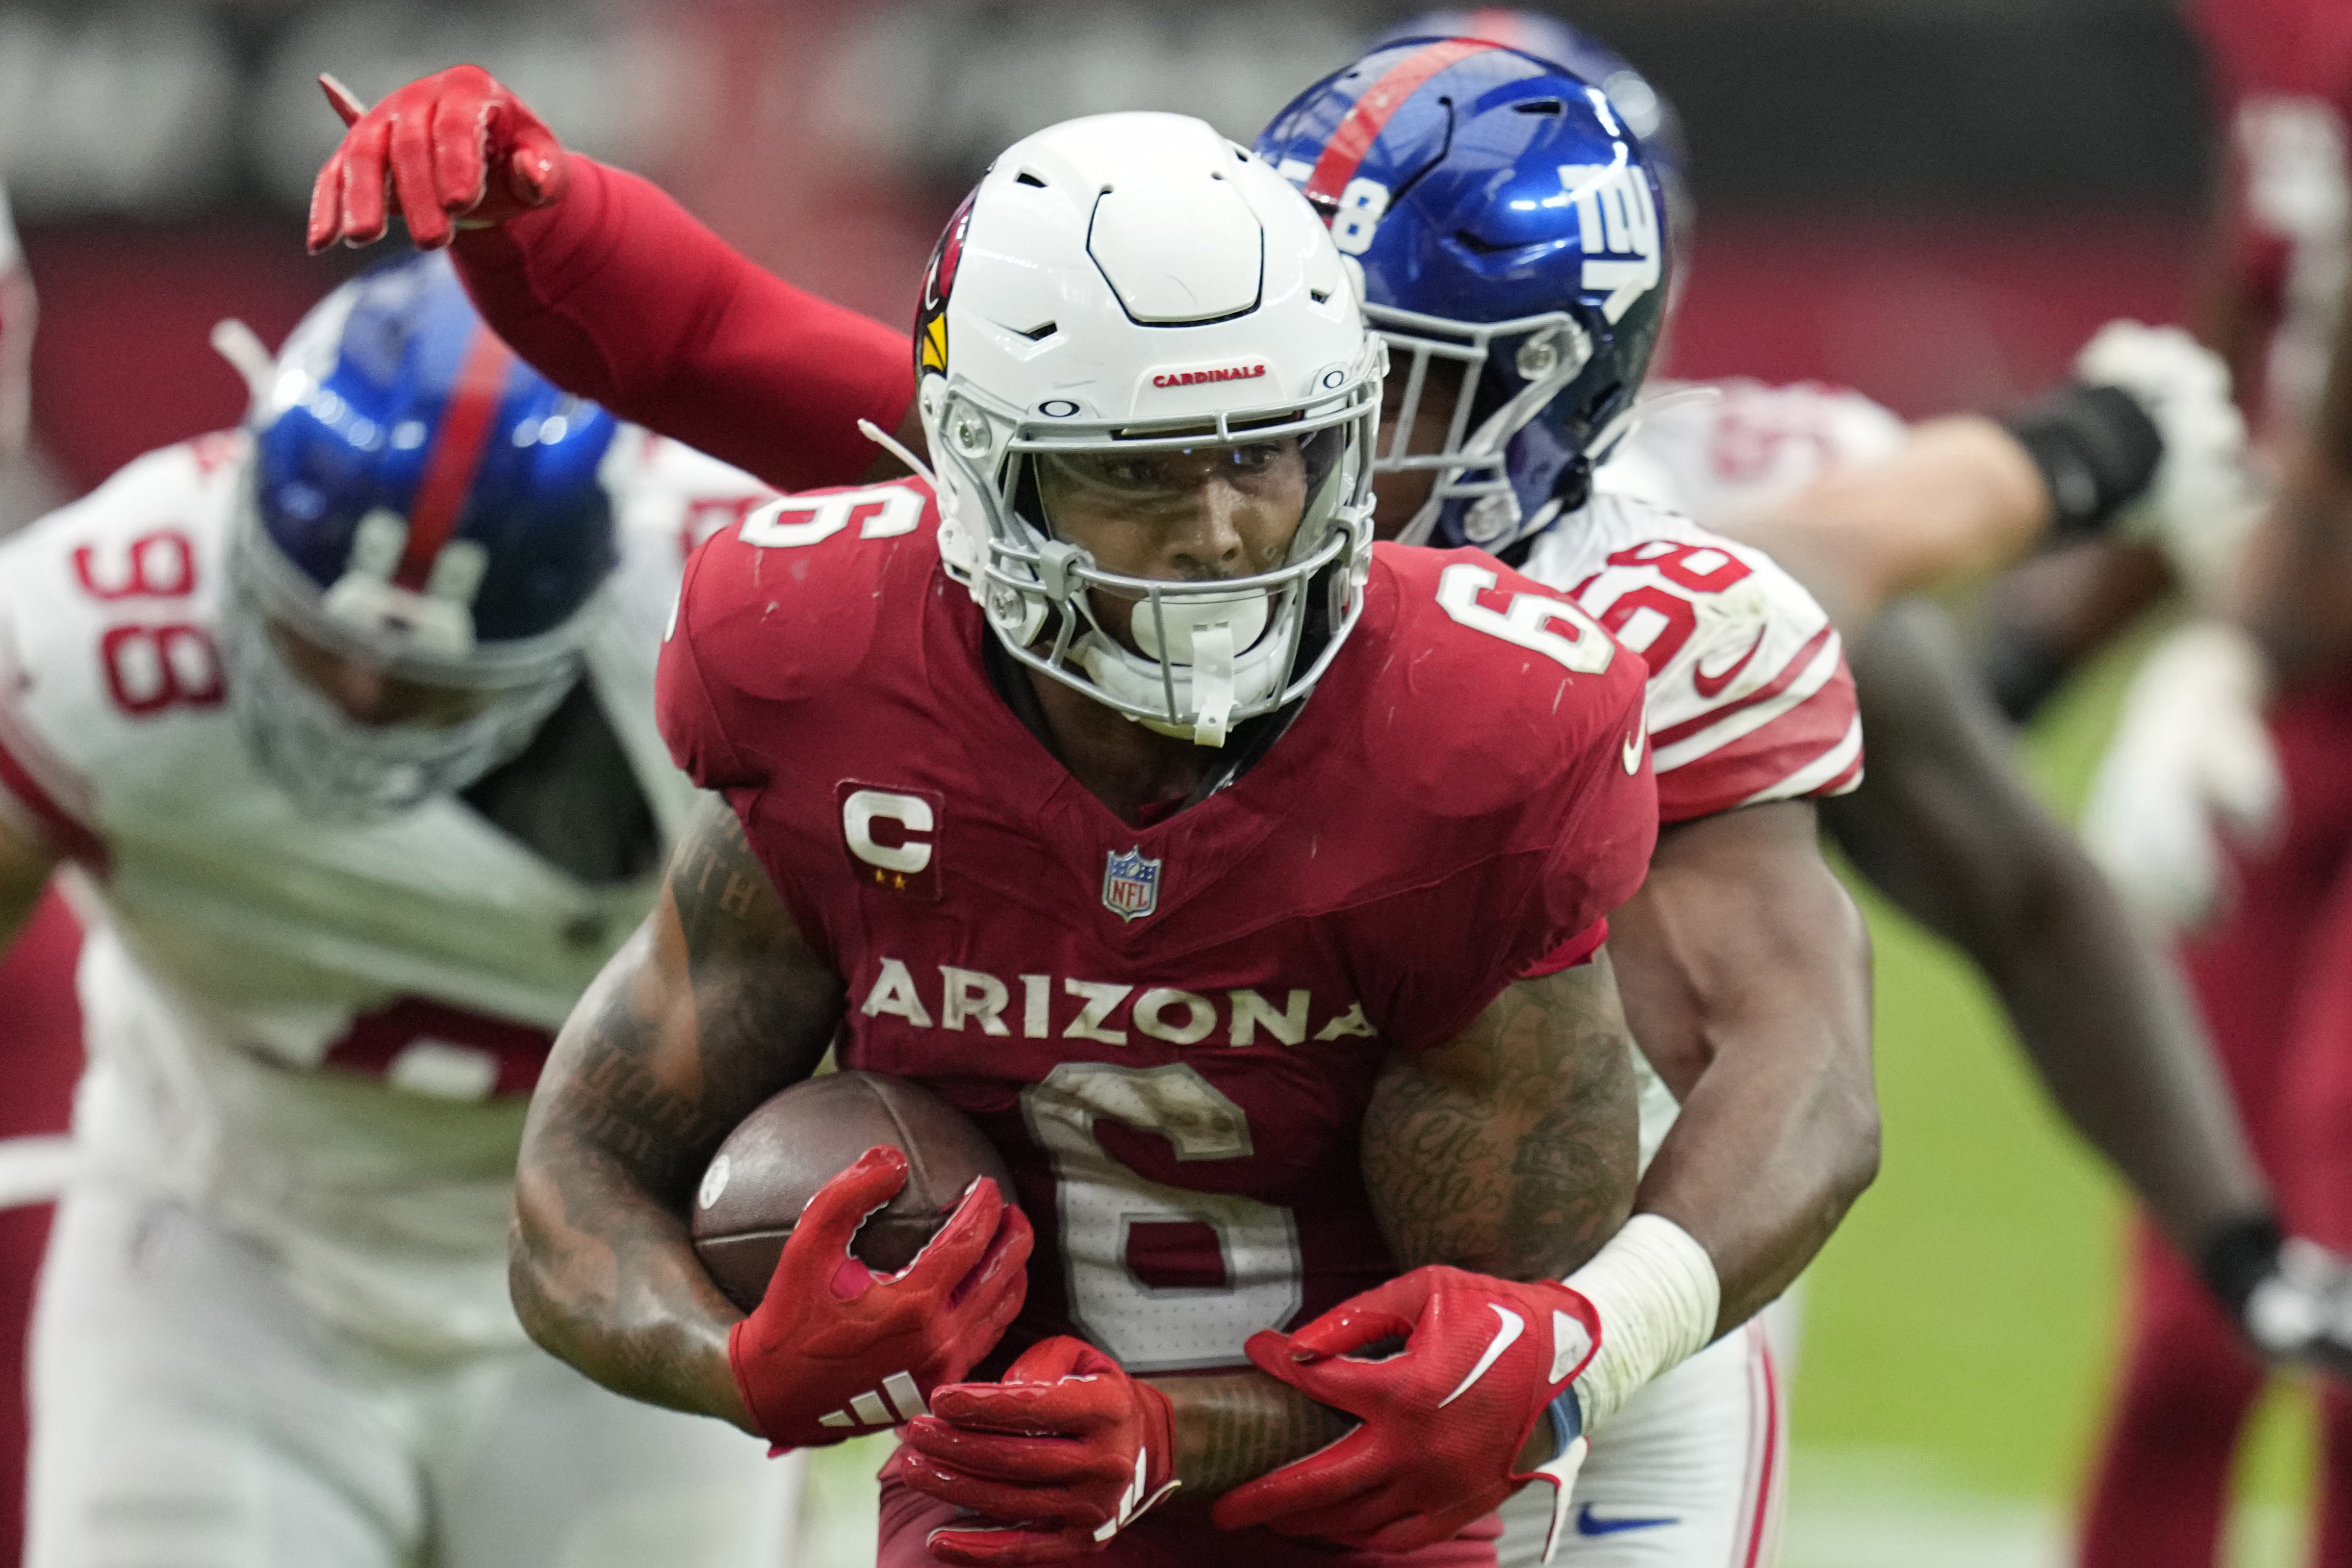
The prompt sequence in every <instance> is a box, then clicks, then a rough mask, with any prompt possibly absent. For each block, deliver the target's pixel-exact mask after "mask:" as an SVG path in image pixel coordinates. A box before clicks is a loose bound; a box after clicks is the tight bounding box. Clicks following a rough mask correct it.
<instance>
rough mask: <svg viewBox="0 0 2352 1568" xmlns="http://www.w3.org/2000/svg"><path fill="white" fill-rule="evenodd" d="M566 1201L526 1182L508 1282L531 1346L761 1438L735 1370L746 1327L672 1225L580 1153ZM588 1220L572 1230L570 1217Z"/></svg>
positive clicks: (623, 1387) (603, 1164)
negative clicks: (736, 1345)
mask: <svg viewBox="0 0 2352 1568" xmlns="http://www.w3.org/2000/svg"><path fill="white" fill-rule="evenodd" d="M568 1164H569V1167H570V1168H569V1172H568V1173H567V1175H566V1177H565V1179H564V1181H563V1184H562V1191H561V1193H558V1192H557V1191H555V1190H554V1188H553V1184H551V1182H550V1181H549V1180H548V1178H547V1176H546V1175H545V1174H544V1173H530V1172H527V1173H525V1174H524V1176H523V1179H522V1181H521V1183H520V1186H519V1190H518V1193H517V1218H516V1226H515V1240H514V1256H513V1264H512V1268H511V1270H510V1275H509V1279H510V1283H511V1285H512V1287H513V1291H514V1302H515V1310H516V1312H517V1313H518V1314H519V1315H520V1318H521V1320H522V1323H523V1327H524V1328H525V1329H527V1330H529V1331H530V1336H531V1338H532V1339H533V1340H535V1341H537V1342H539V1344H540V1345H541V1347H543V1348H544V1349H546V1350H547V1351H548V1352H551V1353H552V1354H554V1355H556V1356H559V1357H561V1358H562V1359H563V1360H565V1361H567V1362H570V1363H572V1365H573V1366H575V1367H578V1368H579V1369H580V1370H581V1371H582V1372H583V1373H586V1374H587V1375H588V1376H590V1377H592V1378H594V1379H595V1380H596V1381H597V1382H598V1383H601V1384H604V1386H605V1387H607V1388H609V1389H612V1390H613V1391H614V1392H615V1393H618V1394H627V1395H628V1396H629V1397H630V1398H632V1399H641V1400H644V1401H646V1403H648V1404H653V1405H667V1406H668V1407H670V1408H671V1409H674V1410H689V1411H693V1412H696V1413H698V1414H699V1415H716V1416H718V1417H719V1418H720V1419H721V1420H725V1421H731V1422H733V1423H734V1424H735V1425H736V1426H740V1427H742V1428H743V1429H744V1430H746V1431H752V1430H755V1428H754V1426H753V1424H752V1420H751V1412H750V1411H749V1410H747V1409H746V1408H745V1407H744V1405H743V1400H742V1396H741V1395H740V1394H739V1393H738V1392H737V1391H736V1385H735V1376H734V1373H733V1372H732V1370H731V1369H730V1366H729V1363H728V1354H727V1341H728V1331H729V1330H730V1328H732V1326H733V1325H734V1324H735V1322H736V1321H738V1320H739V1319H740V1318H741V1316H742V1314H741V1313H740V1312H739V1311H737V1310H735V1308H734V1306H733V1305H732V1304H731V1303H730V1302H729V1301H728V1300H727V1299H726V1298H725V1297H724V1296H722V1295H720V1294H719V1289H718V1288H717V1287H716V1286H715V1285H713V1284H712V1283H711V1281H710V1278H709V1275H708V1274H707V1273H706V1272H705V1271H704V1270H703V1268H702V1266H701V1265H700V1264H699V1263H698V1262H697V1261H696V1260H695V1257H694V1253H693V1249H692V1247H691V1245H690V1244H689V1243H688V1239H687V1235H686V1227H685V1226H684V1224H683V1223H682V1222H681V1221H680V1220H679V1219H678V1218H677V1215H672V1214H670V1213H669V1212H668V1211H667V1210H666V1209H663V1208H662V1207H660V1206H659V1205H656V1204H653V1203H651V1202H649V1201H647V1200H646V1198H645V1197H644V1195H643V1194H641V1193H637V1192H635V1191H633V1190H632V1188H631V1185H630V1184H629V1182H628V1180H627V1179H626V1177H625V1175H624V1174H623V1173H621V1172H619V1171H618V1170H615V1169H614V1168H613V1167H612V1166H611V1165H610V1163H609V1162H607V1161H606V1160H605V1159H604V1158H603V1157H602V1156H600V1155H597V1154H594V1153H592V1152H585V1151H574V1152H573V1154H572V1159H571V1160H570V1161H569V1162H568ZM572 1212H578V1213H581V1214H583V1215H593V1219H591V1220H590V1221H589V1223H587V1224H585V1225H578V1226H575V1225H573V1224H571V1223H570V1222H569V1220H568V1219H567V1217H566V1216H567V1215H568V1214H570V1213H572Z"/></svg>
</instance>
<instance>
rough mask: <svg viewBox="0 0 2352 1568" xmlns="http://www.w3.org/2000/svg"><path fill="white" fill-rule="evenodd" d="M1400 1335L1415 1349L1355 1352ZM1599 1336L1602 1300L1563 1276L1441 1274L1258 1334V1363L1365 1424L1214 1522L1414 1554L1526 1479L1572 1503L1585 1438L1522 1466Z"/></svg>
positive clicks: (1228, 1503)
mask: <svg viewBox="0 0 2352 1568" xmlns="http://www.w3.org/2000/svg"><path fill="white" fill-rule="evenodd" d="M1395 1339H1402V1340H1403V1341H1404V1349H1403V1350H1402V1351H1400V1352H1397V1353H1396V1354H1395V1355H1392V1356H1389V1357H1387V1358H1386V1359H1384V1360H1380V1361H1359V1360H1355V1359H1352V1358H1351V1356H1350V1352H1355V1351H1360V1350H1363V1349H1365V1348H1366V1347H1368V1346H1370V1345H1374V1344H1377V1343H1379V1342H1381V1341H1382V1340H1395ZM1600 1342H1601V1320H1600V1317H1599V1315H1598V1314H1597V1313H1596V1312H1594V1310H1593V1308H1592V1303H1591V1302H1590V1301H1588V1300H1585V1299H1584V1298H1583V1297H1582V1296H1580V1295H1579V1294H1578V1293H1577V1292H1576V1291H1574V1290H1571V1289H1569V1288H1568V1287H1567V1286H1565V1285H1560V1284H1556V1283H1554V1282H1552V1281H1550V1280H1538V1281H1537V1282H1535V1283H1533V1284H1520V1283H1517V1282H1515V1281H1512V1280H1508V1279H1493V1278H1491V1277H1489V1276H1487V1275H1484V1274H1471V1273H1466V1272H1465V1271H1464V1270H1462V1269H1459V1268H1416V1269H1414V1270H1413V1271H1412V1273H1410V1274H1407V1275H1405V1276H1403V1277H1402V1278H1401V1279H1391V1280H1390V1281H1389V1282H1388V1283H1387V1284H1385V1285H1381V1286H1377V1287H1375V1288H1374V1289H1370V1290H1367V1291H1365V1292H1364V1293H1363V1294H1362V1295H1360V1296H1358V1297H1355V1298H1354V1299H1352V1300H1347V1301H1343V1302H1341V1303H1340V1304H1339V1306H1337V1307H1334V1308H1333V1309H1332V1310H1329V1311H1328V1312H1326V1313H1324V1314H1323V1316H1321V1317H1319V1318H1318V1319H1316V1320H1315V1321H1313V1322H1311V1323H1309V1324H1307V1326H1306V1327H1305V1328H1303V1329H1301V1330H1299V1331H1297V1333H1296V1334H1287V1335H1286V1334H1279V1333H1273V1332H1265V1333H1259V1334H1254V1335H1252V1336H1251V1337H1250V1341H1249V1345H1248V1347H1247V1348H1248V1351H1249V1358H1250V1360H1251V1361H1253V1362H1255V1363H1257V1367H1258V1370H1259V1371H1261V1372H1264V1373H1266V1374H1267V1375H1268V1376H1270V1377H1276V1378H1279V1379H1280V1380H1281V1381H1283V1382H1284V1383H1286V1384H1290V1385H1291V1386H1292V1387H1294V1388H1296V1389H1298V1390H1299V1391H1300V1392H1302V1393H1304V1394H1307V1395H1308V1396H1310V1397H1312V1398H1314V1399H1317V1400H1319V1401H1320V1402H1321V1403H1323V1404H1325V1405H1330V1406H1331V1407H1332V1408H1334V1409H1337V1410H1344V1411H1346V1412H1348V1413H1349V1415H1355V1416H1359V1417H1360V1418H1361V1419H1362V1421H1363V1423H1364V1424H1363V1425H1362V1426H1359V1427H1357V1428H1356V1429H1355V1430H1354V1431H1352V1432H1350V1433H1349V1434H1348V1435H1347V1436H1344V1437H1342V1438H1340V1439H1339V1441H1338V1442H1336V1443H1333V1444H1331V1445H1330V1446H1329V1447H1326V1448H1323V1449H1320V1450H1318V1452H1316V1453H1313V1454H1310V1455H1308V1456H1307V1458H1303V1459H1299V1460H1296V1461H1294V1462H1293V1463H1291V1464H1287V1465H1285V1466H1283V1467H1282V1468H1280V1469H1278V1470H1275V1471H1273V1472H1271V1473H1270V1474H1267V1475H1264V1476H1261V1477H1259V1478H1258V1479H1256V1480H1254V1481H1251V1482H1249V1483H1248V1484H1247V1485H1245V1486H1240V1487H1236V1488H1234V1489H1233V1490H1232V1491H1229V1492H1227V1493H1226V1494H1225V1495H1224V1496H1223V1498H1220V1499H1219V1500H1217V1505H1216V1508H1215V1510H1213V1515H1212V1517H1213V1519H1214V1520H1215V1521H1216V1523H1217V1525H1218V1526H1219V1527H1220V1528H1221V1529H1224V1530H1246V1529H1248V1528H1250V1527H1251V1526H1253V1525H1264V1526H1265V1527H1266V1528H1268V1529H1270V1530H1274V1531H1278V1532H1280V1533H1281V1534H1284V1535H1307V1536H1318V1537H1321V1538H1323V1539H1326V1540H1329V1541H1335V1542H1339V1543H1340V1544H1342V1545H1346V1546H1356V1547H1364V1548H1369V1549H1370V1550H1373V1551H1378V1552H1404V1551H1410V1550H1412V1549H1413V1548H1415V1547H1420V1546H1427V1545H1430V1544H1432V1543H1433V1542H1440V1541H1446V1540H1451V1539H1452V1538H1453V1537H1454V1536H1455V1535H1457V1534H1459V1533H1460V1532H1461V1531H1462V1530H1463V1528H1464V1527H1465V1526H1466V1525H1468V1524H1470V1523H1472V1522H1473V1521H1476V1520H1478V1519H1480V1518H1483V1517H1484V1516H1486V1514H1488V1513H1491V1512H1493V1511H1494V1510H1495V1509H1496V1508H1497V1507H1499V1506H1500V1505H1501V1503H1502V1501H1503V1500H1504V1499H1505V1498H1507V1497H1508V1496H1510V1495H1511V1493H1512V1492H1513V1491H1514V1490H1516V1489H1517V1487H1518V1486H1519V1485H1520V1483H1522V1482H1524V1481H1527V1480H1529V1479H1538V1478H1539V1479H1544V1480H1548V1481H1550V1482H1551V1483H1552V1485H1553V1487H1554V1488H1555V1489H1556V1490H1557V1491H1558V1492H1559V1494H1560V1495H1561V1497H1562V1498H1563V1499H1564V1498H1565V1494H1566V1491H1567V1489H1568V1486H1569V1484H1570V1483H1571V1482H1572V1481H1573V1480H1574V1479H1575V1469H1576V1467H1577V1466H1578V1465H1579V1464H1580V1463H1581V1462H1582V1460H1583V1457H1584V1440H1583V1438H1582V1436H1574V1437H1573V1439H1572V1440H1571V1441H1570V1445H1569V1447H1568V1450H1567V1452H1565V1453H1563V1454H1562V1455H1561V1456H1560V1458H1559V1459H1557V1460H1555V1461H1554V1462H1553V1463H1552V1464H1549V1465H1546V1466H1544V1467H1542V1468H1539V1469H1537V1470H1533V1471H1522V1470H1520V1469H1519V1468H1517V1466H1518V1456H1519V1451H1520V1449H1521V1448H1523V1447H1526V1445H1527V1441H1528V1437H1529V1436H1530V1435H1532V1434H1533V1432H1534V1430H1535V1426H1536V1423H1537V1422H1538V1421H1540V1420H1542V1419H1544V1415H1545V1407H1546V1406H1547V1405H1549V1404H1550V1403H1551V1402H1552V1401H1553V1400H1554V1399H1555V1398H1557V1397H1558V1396H1559V1394H1560V1393H1561V1392H1562V1391H1564V1390H1565V1389H1566V1388H1567V1387H1568V1386H1569V1384H1571V1383H1573V1382H1575V1381H1576V1376H1577V1373H1580V1372H1581V1371H1582V1370H1583V1369H1584V1365H1585V1363H1587V1362H1589V1361H1591V1359H1592V1352H1593V1351H1594V1349H1595V1348H1596V1347H1597V1346H1598V1345H1599V1344H1600ZM1555 1513H1557V1510H1555Z"/></svg>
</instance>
